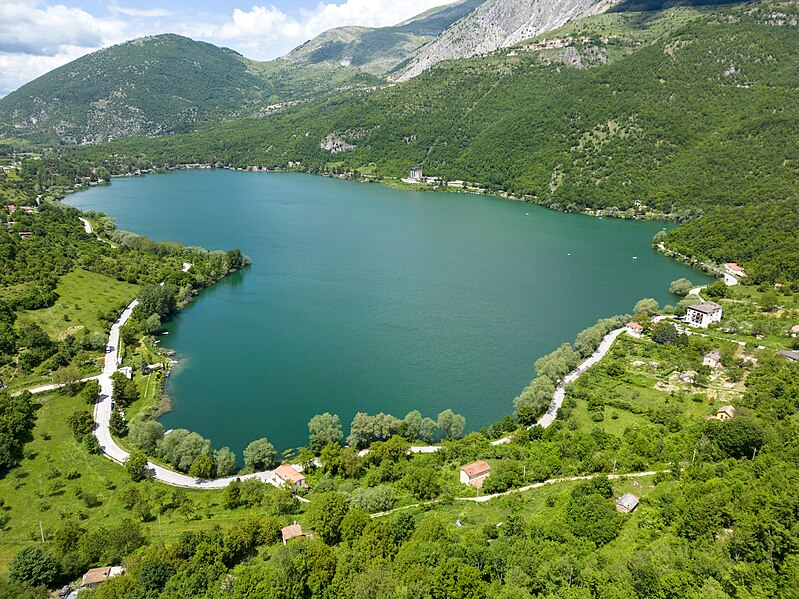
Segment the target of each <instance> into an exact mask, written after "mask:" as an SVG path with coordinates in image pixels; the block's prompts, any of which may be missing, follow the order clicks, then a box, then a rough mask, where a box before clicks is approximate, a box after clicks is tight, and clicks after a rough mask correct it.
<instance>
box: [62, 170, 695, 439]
mask: <svg viewBox="0 0 799 599" xmlns="http://www.w3.org/2000/svg"><path fill="white" fill-rule="evenodd" d="M68 201H69V203H70V204H72V205H75V206H77V207H79V208H81V209H92V210H98V211H103V212H105V213H107V214H109V215H111V216H113V217H114V218H116V220H117V224H118V227H119V228H121V229H127V230H130V231H134V232H136V233H140V234H143V235H147V236H149V237H151V238H153V239H157V240H166V239H171V240H175V241H180V242H182V243H184V244H186V245H199V246H203V247H206V248H209V249H230V248H233V247H240V248H241V249H242V251H243V252H244V253H245V254H247V255H249V256H250V257H251V258H252V260H253V265H252V267H250V268H248V269H246V270H245V271H243V272H240V273H236V274H234V275H232V276H230V277H227V278H226V279H224V280H223V281H221V282H220V283H218V284H217V285H215V286H214V287H212V288H211V289H208V290H205V291H203V292H202V293H201V295H200V296H199V297H198V298H197V300H196V301H195V302H193V303H192V304H191V305H190V306H189V307H188V308H187V309H186V310H184V311H183V312H182V313H181V314H180V315H179V316H177V317H176V318H175V319H174V320H173V321H172V322H170V323H168V325H167V327H166V329H167V330H168V331H169V335H168V336H164V337H162V344H163V345H164V346H167V347H170V348H174V349H175V350H176V351H177V353H178V359H179V363H180V365H179V367H178V369H177V370H176V371H175V372H174V373H173V375H172V376H171V377H170V379H169V385H168V391H169V393H170V394H171V395H172V398H173V411H172V412H170V413H169V414H167V415H165V416H164V417H163V419H162V421H163V423H164V426H165V427H166V428H178V427H182V428H188V429H191V430H195V431H197V432H199V433H200V434H202V435H203V436H205V437H208V438H210V439H211V440H212V441H213V443H214V446H215V447H222V446H225V445H227V446H230V447H231V448H232V449H233V450H234V451H236V452H237V453H239V455H241V450H242V449H243V448H244V447H245V446H246V445H247V443H249V442H250V441H251V440H253V439H256V438H259V437H263V436H266V437H268V438H269V440H270V441H272V443H274V445H275V447H276V448H278V449H279V450H280V449H285V448H288V447H295V446H298V445H303V444H305V443H307V435H308V429H307V423H308V420H309V419H310V418H311V417H312V416H313V415H314V414H318V413H321V412H326V411H328V412H331V413H335V414H338V415H339V416H340V417H341V420H342V423H343V424H344V429H345V435H346V434H347V432H348V431H347V429H348V428H349V422H350V420H351V419H352V417H353V415H354V414H355V413H356V412H358V411H365V412H369V413H376V412H381V411H383V412H390V413H392V414H395V415H397V416H399V417H402V416H404V415H405V414H406V413H407V412H408V411H410V410H412V409H418V410H420V411H421V412H422V414H424V415H426V416H430V417H433V418H435V416H436V415H437V414H438V412H440V411H441V410H444V409H446V408H452V409H453V410H455V411H456V412H459V413H462V414H463V415H464V416H466V421H467V428H468V429H469V430H475V429H479V428H480V427H482V426H484V425H488V424H490V423H492V422H494V421H496V420H499V419H501V418H502V417H504V416H505V415H506V414H509V413H511V412H512V400H513V398H514V397H515V396H516V395H517V394H518V393H519V391H520V390H521V389H522V388H523V387H524V386H525V385H526V384H527V383H528V382H529V381H530V379H531V378H532V377H533V376H534V371H533V362H534V361H535V360H536V359H537V358H538V357H540V356H541V355H543V354H546V353H548V352H550V351H552V350H553V349H554V348H555V347H557V346H558V345H560V344H561V343H563V342H564V341H572V340H573V339H574V336H575V335H576V334H577V333H578V332H579V331H580V330H582V329H583V328H585V327H587V326H589V325H591V324H593V323H594V322H595V321H596V320H597V319H598V318H601V317H604V316H609V315H612V314H617V313H624V312H628V311H631V310H632V307H633V305H634V304H635V302H636V301H637V300H638V299H640V298H642V297H654V298H656V299H657V300H659V301H660V302H661V304H664V303H676V301H677V299H678V298H675V297H674V296H671V295H670V294H669V293H668V286H669V283H670V282H671V281H672V280H674V279H677V278H679V277H687V278H690V279H691V280H692V281H694V282H696V283H704V282H706V281H707V280H708V279H707V278H706V277H705V276H704V275H702V274H701V273H699V272H697V271H693V270H691V269H689V268H688V267H686V266H683V265H681V264H678V263H676V262H673V261H671V260H669V259H667V258H665V257H663V256H662V255H660V254H659V253H657V252H655V251H654V250H652V249H651V247H650V240H651V238H652V236H653V235H654V234H655V233H657V231H659V230H660V229H661V228H662V227H664V226H666V224H665V223H661V222H633V221H622V220H614V219H597V218H592V217H588V216H583V215H576V214H563V213H558V212H551V211H548V210H546V209H543V208H538V207H536V206H531V205H527V204H523V203H519V202H512V201H508V200H503V199H498V198H492V197H482V196H475V195H466V194H456V193H420V192H412V191H399V190H394V189H388V188H385V187H382V186H380V185H376V184H361V183H355V182H349V181H339V180H336V179H329V178H324V177H318V176H312V175H302V174H293V173H269V174H267V173H243V172H232V171H227V170H212V171H181V172H175V173H170V174H163V175H152V176H146V177H132V178H127V179H115V180H114V182H113V183H112V184H111V185H110V186H102V187H96V188H92V189H90V190H87V191H84V192H81V193H78V194H75V195H73V196H70V197H69V198H68ZM634 256H637V259H634V258H633V257H634Z"/></svg>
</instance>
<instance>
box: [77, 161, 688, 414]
mask: <svg viewBox="0 0 799 599" xmlns="http://www.w3.org/2000/svg"><path fill="white" fill-rule="evenodd" d="M217 168H218V169H221V170H231V171H235V172H262V173H298V174H308V175H321V176H325V177H328V178H338V179H341V180H351V181H353V180H356V179H353V178H346V177H342V176H336V175H332V174H325V173H311V172H307V171H302V170H295V169H292V170H284V169H280V168H274V169H267V168H264V167H247V168H242V167H230V166H214V165H202V164H199V165H194V164H188V165H179V166H176V167H170V168H166V169H146V170H143V171H137V172H134V173H128V174H126V175H114V176H113V177H112V178H123V177H135V176H144V175H148V174H167V173H171V172H177V171H181V170H215V169H217ZM362 182H371V183H383V185H384V187H389V188H394V189H399V190H403V191H432V192H442V193H443V192H449V193H461V194H470V195H483V196H491V197H495V198H498V199H505V200H511V201H515V202H525V203H530V204H532V205H534V206H539V207H541V208H547V209H550V210H552V211H553V212H565V211H560V210H554V209H552V208H551V207H549V206H545V205H541V204H537V203H534V202H531V201H529V200H526V199H520V198H516V197H513V196H510V195H508V194H505V195H497V194H493V193H490V192H488V191H487V190H485V191H483V192H475V191H464V190H460V189H453V190H447V189H436V188H433V187H431V186H429V185H420V186H418V187H409V186H405V185H391V184H390V183H389V182H386V181H382V180H381V181H377V180H369V181H362ZM110 183H111V181H109V182H105V183H104V184H107V185H110ZM86 188H88V187H87V186H84V187H81V188H78V189H74V190H71V191H73V192H76V191H80V190H82V189H86ZM573 214H577V213H573ZM581 214H583V215H585V216H594V217H597V214H588V213H581ZM599 218H602V217H599ZM614 218H616V217H614ZM621 220H656V219H654V218H647V219H643V218H626V219H625V218H622V219H621ZM650 247H652V248H653V249H655V250H656V251H657V248H656V247H655V244H654V243H653V244H652V245H651V246H650ZM660 253H662V254H664V255H666V256H667V257H673V256H669V255H668V254H667V253H666V252H660ZM675 261H677V262H682V261H680V260H676V259H675ZM682 263H684V262H682ZM687 265H688V266H691V267H692V268H696V269H697V270H701V269H698V268H697V267H696V265H695V264H691V263H687ZM179 315H180V312H178V313H177V314H175V315H174V316H175V317H176V316H179ZM159 338H160V337H159ZM159 349H160V350H166V349H167V348H161V347H159ZM172 351H174V350H172ZM173 370H174V364H171V365H170V368H169V370H168V371H167V374H166V376H165V377H164V379H163V380H162V381H161V394H160V397H159V399H158V401H157V402H153V404H152V406H151V409H152V410H153V411H152V412H151V414H152V418H154V419H155V420H158V419H159V418H160V417H162V416H163V415H165V414H167V413H169V412H171V411H172V398H171V396H170V394H169V393H168V391H167V385H168V382H169V376H170V375H171V373H172V371H173ZM165 400H166V401H165ZM512 413H513V411H512V410H510V411H507V412H504V413H503V414H504V415H507V414H511V415H512ZM554 417H555V414H553V415H552V419H553V420H554ZM478 430H479V429H478Z"/></svg>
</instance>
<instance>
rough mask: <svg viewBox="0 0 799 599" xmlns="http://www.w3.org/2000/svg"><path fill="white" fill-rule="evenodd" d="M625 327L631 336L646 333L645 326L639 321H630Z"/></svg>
mask: <svg viewBox="0 0 799 599" xmlns="http://www.w3.org/2000/svg"><path fill="white" fill-rule="evenodd" d="M624 328H625V330H626V331H627V334H628V335H630V336H631V337H640V336H641V335H642V334H643V333H644V327H642V326H641V325H640V324H638V323H637V322H628V323H627V324H626V325H625V326H624Z"/></svg>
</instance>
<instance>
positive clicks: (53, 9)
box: [0, 0, 451, 96]
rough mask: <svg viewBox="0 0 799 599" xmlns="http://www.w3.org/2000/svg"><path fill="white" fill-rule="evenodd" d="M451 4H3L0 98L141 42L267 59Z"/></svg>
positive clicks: (402, 0)
mask: <svg viewBox="0 0 799 599" xmlns="http://www.w3.org/2000/svg"><path fill="white" fill-rule="evenodd" d="M449 1H451V0H328V1H326V2H325V1H321V2H320V1H318V0H317V1H312V0H293V1H292V0H273V1H272V2H258V0H254V1H253V0H251V1H250V2H242V1H236V0H127V1H126V0H113V1H103V0H65V1H64V2H48V1H46V0H41V1H40V0H0V96H4V95H6V94H8V93H10V92H12V91H14V90H15V89H17V88H19V87H20V86H21V85H23V84H25V83H27V82H28V81H32V80H33V79H35V78H36V77H38V76H40V75H42V74H44V73H46V72H47V71H50V70H52V69H54V68H56V67H58V66H61V65H63V64H66V63H67V62H69V61H71V60H74V59H75V58H78V57H79V56H83V55H84V54H88V53H89V52H94V51H95V50H99V49H101V48H106V47H108V46H112V45H114V44H118V43H120V42H124V41H127V40H130V39H133V38H136V37H141V36H143V35H156V34H159V33H178V34H181V35H185V36H188V37H191V38H194V39H197V40H202V41H207V42H211V43H213V44H217V45H219V46H226V47H228V48H232V49H234V50H236V51H238V52H240V53H241V54H243V55H244V56H246V57H247V58H253V59H256V60H268V59H272V58H276V57H278V56H281V55H283V54H285V53H286V52H288V51H289V50H291V49H292V48H295V47H296V46H298V45H300V44H302V43H303V42H305V41H307V40H309V39H311V38H313V37H315V36H317V35H319V34H320V33H322V32H323V31H325V30H327V29H331V28H333V27H342V26H345V25H364V26H368V27H384V26H387V25H394V24H396V23H399V22H401V21H403V20H405V19H408V18H410V17H412V16H414V15H417V14H419V13H421V12H424V11H425V10H428V9H430V8H433V7H434V6H439V5H442V4H447V3H448V2H449Z"/></svg>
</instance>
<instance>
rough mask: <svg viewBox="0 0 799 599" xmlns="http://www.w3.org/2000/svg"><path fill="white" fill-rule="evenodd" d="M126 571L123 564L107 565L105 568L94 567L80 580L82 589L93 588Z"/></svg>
mask: <svg viewBox="0 0 799 599" xmlns="http://www.w3.org/2000/svg"><path fill="white" fill-rule="evenodd" d="M124 573H125V568H122V567H121V566H106V567H104V568H92V569H91V570H89V571H88V572H86V574H84V575H83V578H82V579H81V581H80V588H81V589H92V588H95V587H97V586H98V585H100V584H101V583H103V582H105V581H106V580H108V579H109V578H113V577H114V576H119V575H120V574H124Z"/></svg>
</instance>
